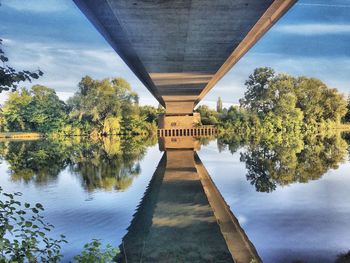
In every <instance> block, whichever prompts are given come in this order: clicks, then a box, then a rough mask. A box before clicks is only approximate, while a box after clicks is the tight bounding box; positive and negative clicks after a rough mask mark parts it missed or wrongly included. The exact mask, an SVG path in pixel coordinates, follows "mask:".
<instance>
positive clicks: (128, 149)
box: [0, 136, 156, 192]
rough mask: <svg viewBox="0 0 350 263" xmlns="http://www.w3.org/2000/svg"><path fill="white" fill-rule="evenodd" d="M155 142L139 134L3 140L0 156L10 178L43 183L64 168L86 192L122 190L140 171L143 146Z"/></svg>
mask: <svg viewBox="0 0 350 263" xmlns="http://www.w3.org/2000/svg"><path fill="white" fill-rule="evenodd" d="M155 143H156V141H155V138H145V137H141V136H133V137H131V138H120V137H116V136H106V137H102V138H100V139H98V140H97V141H92V140H91V139H82V138H81V137H66V138H56V139H53V140H52V139H47V140H40V141H26V142H7V143H0V157H1V159H4V160H6V161H7V163H8V164H9V172H10V176H11V177H10V178H11V180H13V181H20V182H24V183H29V182H33V183H35V184H38V185H43V184H47V183H48V182H50V181H53V180H56V179H57V176H58V174H59V173H60V172H61V171H62V170H63V169H65V168H68V169H70V170H71V171H72V172H73V173H74V174H76V175H77V177H78V178H80V181H81V184H82V186H83V187H84V188H85V189H86V190H87V191H89V192H92V191H95V190H96V189H104V190H106V191H114V190H116V191H123V190H125V189H127V188H128V187H129V186H130V185H131V184H132V182H133V180H134V179H135V178H136V177H137V176H138V175H139V174H140V171H141V169H140V164H139V162H140V160H141V159H142V158H143V156H144V154H145V151H146V148H147V146H149V145H153V144H155Z"/></svg>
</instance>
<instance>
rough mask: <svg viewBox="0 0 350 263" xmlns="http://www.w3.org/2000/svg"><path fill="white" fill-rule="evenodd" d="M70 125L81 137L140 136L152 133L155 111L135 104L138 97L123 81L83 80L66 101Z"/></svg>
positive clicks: (114, 79)
mask: <svg viewBox="0 0 350 263" xmlns="http://www.w3.org/2000/svg"><path fill="white" fill-rule="evenodd" d="M67 104H68V108H69V110H70V114H69V115H70V123H69V124H70V125H72V126H77V127H79V129H81V130H82V132H81V133H83V134H91V133H93V134H95V135H97V136H98V135H100V134H120V133H121V134H128V133H133V134H143V133H151V132H153V131H154V128H153V126H152V125H149V123H153V122H154V118H155V117H154V116H153V112H156V109H155V108H152V107H148V108H142V107H139V105H138V95H137V94H136V93H135V92H133V91H132V89H131V87H130V84H129V83H128V82H127V81H126V80H124V79H122V78H113V79H104V80H101V81H100V80H93V79H92V78H91V77H89V76H86V77H84V78H83V79H82V80H81V81H80V83H79V91H78V92H77V93H76V94H75V95H74V96H73V97H72V98H70V99H69V100H68V102H67Z"/></svg>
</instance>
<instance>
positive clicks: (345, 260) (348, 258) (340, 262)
mask: <svg viewBox="0 0 350 263" xmlns="http://www.w3.org/2000/svg"><path fill="white" fill-rule="evenodd" d="M349 262H350V251H348V252H347V253H342V254H339V255H338V256H337V259H336V261H335V263H349Z"/></svg>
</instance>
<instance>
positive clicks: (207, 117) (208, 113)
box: [196, 105, 219, 125]
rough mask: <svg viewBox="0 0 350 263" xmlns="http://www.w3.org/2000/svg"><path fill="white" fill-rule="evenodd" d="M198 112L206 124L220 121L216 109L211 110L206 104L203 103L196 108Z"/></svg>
mask: <svg viewBox="0 0 350 263" xmlns="http://www.w3.org/2000/svg"><path fill="white" fill-rule="evenodd" d="M196 111H197V112H199V113H200V115H201V121H202V124H204V125H215V124H217V123H218V122H219V120H218V117H219V116H218V112H217V111H215V110H211V109H210V108H209V107H208V106H206V105H201V106H199V107H198V108H197V109H196Z"/></svg>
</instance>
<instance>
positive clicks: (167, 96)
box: [74, 0, 296, 114]
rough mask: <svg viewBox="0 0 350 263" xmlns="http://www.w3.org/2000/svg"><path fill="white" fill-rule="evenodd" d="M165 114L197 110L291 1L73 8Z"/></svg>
mask: <svg viewBox="0 0 350 263" xmlns="http://www.w3.org/2000/svg"><path fill="white" fill-rule="evenodd" d="M74 2H75V3H76V4H77V6H78V7H79V8H80V9H81V10H82V12H83V13H84V14H85V15H86V16H87V17H88V18H89V20H90V21H91V22H92V23H93V24H94V25H95V27H96V28H97V29H98V30H99V31H100V33H101V34H102V35H103V36H104V37H105V39H106V40H107V41H108V42H109V44H110V45H111V46H112V47H113V48H114V49H115V51H116V52H117V53H118V54H119V55H120V57H121V58H122V59H123V60H124V61H125V62H126V63H127V65H128V66H129V67H130V69H131V70H132V71H133V72H134V73H135V74H136V75H137V77H138V78H139V79H140V80H141V81H142V82H143V83H144V85H145V86H146V87H147V88H148V90H149V91H150V92H151V93H152V94H153V95H154V96H155V98H156V99H157V100H158V101H159V102H160V103H161V104H162V105H163V106H165V107H166V110H167V113H169V114H186V113H191V112H192V111H193V108H194V107H195V105H196V104H197V103H198V102H199V101H200V100H201V99H202V98H203V97H204V96H205V94H206V93H207V92H208V91H209V90H210V89H211V88H212V87H213V86H214V85H215V84H216V83H217V81H219V80H220V78H222V77H223V76H224V74H225V73H226V72H227V71H228V70H229V69H230V68H231V67H232V66H233V65H234V64H235V63H236V62H237V61H238V60H239V59H240V58H241V57H242V56H243V55H244V54H245V53H246V52H247V51H248V50H249V48H250V47H252V46H253V45H254V44H255V43H256V42H257V41H258V40H259V38H260V37H261V36H262V35H263V34H264V33H265V32H266V31H267V30H268V29H269V28H270V27H271V26H272V25H273V24H274V23H275V22H276V21H277V20H278V19H279V18H280V17H281V16H282V15H283V14H284V13H285V12H286V11H287V10H288V9H289V8H290V7H291V6H292V5H293V4H294V2H296V0H259V1H257V0H215V1H213V0H99V1H95V0H74Z"/></svg>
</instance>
